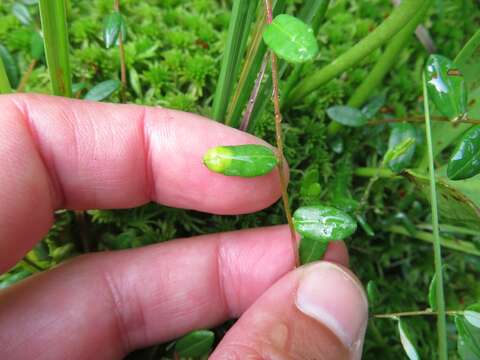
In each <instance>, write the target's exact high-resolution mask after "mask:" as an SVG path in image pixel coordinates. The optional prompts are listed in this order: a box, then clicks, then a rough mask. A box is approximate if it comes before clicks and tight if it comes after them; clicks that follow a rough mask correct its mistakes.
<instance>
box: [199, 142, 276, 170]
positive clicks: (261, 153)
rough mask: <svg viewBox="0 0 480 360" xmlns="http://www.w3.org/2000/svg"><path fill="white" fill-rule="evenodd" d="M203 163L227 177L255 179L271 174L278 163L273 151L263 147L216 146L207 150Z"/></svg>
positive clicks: (252, 145)
mask: <svg viewBox="0 0 480 360" xmlns="http://www.w3.org/2000/svg"><path fill="white" fill-rule="evenodd" d="M203 163H204V164H205V166H206V167H207V168H209V169H210V170H211V171H213V172H216V173H220V174H223V175H227V176H241V177H255V176H262V175H265V174H268V173H269V172H271V171H272V170H273V169H274V168H275V167H276V166H277V163H278V159H277V156H276V154H275V152H274V150H273V149H271V148H269V147H266V146H263V145H254V144H248V145H238V146H217V147H214V148H211V149H209V150H208V151H207V152H206V153H205V155H204V157H203Z"/></svg>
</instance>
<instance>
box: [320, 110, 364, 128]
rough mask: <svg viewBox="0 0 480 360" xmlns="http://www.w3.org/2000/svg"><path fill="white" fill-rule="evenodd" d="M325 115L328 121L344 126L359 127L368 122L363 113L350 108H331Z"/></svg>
mask: <svg viewBox="0 0 480 360" xmlns="http://www.w3.org/2000/svg"><path fill="white" fill-rule="evenodd" d="M327 114H328V116H329V117H330V119H332V120H333V121H335V122H338V123H340V124H342V125H345V126H351V127H360V126H363V125H365V124H366V123H367V121H368V118H367V117H366V116H365V114H364V113H363V112H361V111H360V110H358V109H355V108H352V107H350V106H343V105H338V106H332V107H330V108H328V109H327Z"/></svg>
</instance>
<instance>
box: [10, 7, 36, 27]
mask: <svg viewBox="0 0 480 360" xmlns="http://www.w3.org/2000/svg"><path fill="white" fill-rule="evenodd" d="M12 13H13V15H15V17H16V18H17V19H18V21H20V22H21V23H22V24H23V25H30V23H31V22H32V16H31V15H30V13H29V12H28V9H27V7H26V6H25V5H23V4H21V3H18V2H16V3H14V4H13V6H12Z"/></svg>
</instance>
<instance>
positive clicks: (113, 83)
mask: <svg viewBox="0 0 480 360" xmlns="http://www.w3.org/2000/svg"><path fill="white" fill-rule="evenodd" d="M120 86H122V83H121V82H120V81H118V80H107V81H104V82H101V83H100V84H97V85H95V86H94V87H93V88H91V89H90V91H89V92H88V93H87V94H86V95H85V97H84V99H85V100H93V101H101V100H104V99H106V98H107V97H109V96H110V95H112V94H113V93H114V92H115V91H117V90H118V89H120Z"/></svg>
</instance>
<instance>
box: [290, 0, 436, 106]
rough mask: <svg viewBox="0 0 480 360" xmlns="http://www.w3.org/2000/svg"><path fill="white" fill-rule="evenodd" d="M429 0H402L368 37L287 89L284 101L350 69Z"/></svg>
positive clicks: (304, 94) (300, 94) (397, 29)
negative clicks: (289, 90)
mask: <svg viewBox="0 0 480 360" xmlns="http://www.w3.org/2000/svg"><path fill="white" fill-rule="evenodd" d="M427 1H429V0H423V1H422V0H404V1H402V3H401V4H400V6H399V7H398V8H396V9H395V10H394V11H393V12H392V14H391V15H390V16H389V17H388V18H387V19H386V20H385V21H384V22H383V23H382V24H380V25H379V26H378V27H377V28H376V29H375V30H374V31H373V32H371V33H370V34H369V35H368V36H367V37H365V38H364V39H363V40H361V41H360V42H359V43H357V44H356V45H355V46H353V47H352V48H350V50H348V51H347V52H345V53H344V54H342V55H341V56H339V57H338V58H337V59H335V61H332V62H331V63H330V64H328V65H327V66H325V67H323V68H322V69H320V70H318V71H316V72H314V73H313V74H312V75H311V76H309V77H307V78H305V79H304V80H302V81H301V82H300V83H299V84H298V85H297V86H296V87H295V88H294V89H293V90H292V92H291V93H290V96H289V98H288V99H286V101H285V104H284V105H290V104H292V103H296V102H298V101H299V100H301V99H302V98H304V97H305V96H306V95H308V94H309V93H311V92H312V91H314V90H316V89H318V88H319V87H320V86H322V85H323V84H325V83H327V82H328V81H330V80H331V79H333V78H334V77H336V76H337V75H339V74H341V73H342V72H344V71H345V70H347V69H349V68H350V67H352V66H353V65H355V64H356V63H358V62H359V61H360V60H362V59H363V58H365V57H366V56H368V55H370V54H371V53H372V52H373V51H374V50H376V49H378V48H379V47H380V46H381V45H382V44H384V43H385V42H387V41H388V40H390V38H392V37H393V36H394V35H395V34H396V33H397V32H398V31H400V30H401V29H402V28H403V27H404V26H405V25H406V24H407V23H408V22H409V21H410V20H411V19H412V17H414V16H415V14H416V13H418V11H420V9H421V8H422V6H423V5H424V4H425V3H426V2H427Z"/></svg>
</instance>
